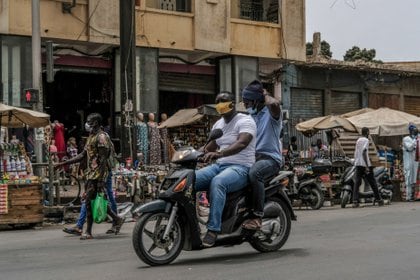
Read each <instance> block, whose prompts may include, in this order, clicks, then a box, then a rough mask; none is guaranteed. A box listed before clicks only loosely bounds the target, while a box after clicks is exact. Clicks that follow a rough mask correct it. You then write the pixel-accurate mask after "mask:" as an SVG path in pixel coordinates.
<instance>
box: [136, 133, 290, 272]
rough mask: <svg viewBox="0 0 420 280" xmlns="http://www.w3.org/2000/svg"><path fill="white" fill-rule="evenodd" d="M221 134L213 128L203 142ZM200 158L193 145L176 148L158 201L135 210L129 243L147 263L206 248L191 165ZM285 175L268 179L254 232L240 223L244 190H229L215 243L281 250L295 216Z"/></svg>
mask: <svg viewBox="0 0 420 280" xmlns="http://www.w3.org/2000/svg"><path fill="white" fill-rule="evenodd" d="M222 134H223V133H222V131H221V130H220V129H217V130H213V131H212V132H211V133H210V136H209V139H208V140H207V144H208V143H209V142H210V141H212V140H215V139H217V138H219V137H221V136H222ZM207 144H206V145H207ZM202 156H203V153H202V152H199V151H196V150H194V149H192V148H187V149H183V150H179V151H177V152H176V153H175V154H174V157H173V158H172V163H173V164H176V166H174V167H173V169H171V170H170V171H169V173H168V174H167V176H166V177H165V178H164V180H163V182H162V183H161V184H160V186H159V197H158V199H157V200H155V201H151V202H149V203H146V204H144V205H142V206H139V207H138V208H136V209H135V210H134V211H133V213H134V214H135V215H137V216H138V217H139V219H138V220H137V222H136V224H135V226H134V229H133V237H132V242H133V247H134V250H135V252H136V254H137V256H138V257H139V258H140V259H141V260H142V261H144V262H145V263H146V264H149V265H151V266H155V265H164V264H169V263H171V262H172V261H173V260H175V259H176V258H177V257H178V255H179V254H180V252H181V250H187V251H190V250H202V249H205V247H204V246H203V245H202V239H201V235H202V232H201V227H200V219H201V218H199V213H198V209H199V207H198V204H199V202H198V199H197V194H196V192H195V190H194V183H195V168H196V165H197V162H198V161H199V160H200V158H201V157H202ZM287 176H288V172H287V171H283V172H280V173H279V174H278V175H277V176H275V177H274V178H273V179H271V180H270V181H269V182H267V184H266V186H265V197H266V202H265V206H264V216H263V222H262V227H261V229H260V230H257V231H251V230H246V229H243V228H242V223H243V222H244V221H245V220H246V219H247V218H249V217H250V210H249V208H248V207H247V193H248V191H247V189H248V188H244V189H242V190H240V191H237V192H234V193H229V194H227V196H226V204H225V208H224V210H223V215H222V229H221V234H219V235H218V237H217V240H216V244H215V246H214V247H217V246H232V245H239V244H241V243H243V242H249V243H250V244H251V246H252V247H253V248H255V249H256V250H258V251H260V252H271V251H276V250H278V249H280V248H281V247H282V246H283V245H284V244H285V242H286V241H287V239H288V237H289V233H290V229H291V220H296V216H295V214H294V212H293V209H292V206H291V203H290V201H289V199H288V197H287V195H286V194H285V193H284V191H283V188H284V187H285V179H287ZM210 203H211V201H210Z"/></svg>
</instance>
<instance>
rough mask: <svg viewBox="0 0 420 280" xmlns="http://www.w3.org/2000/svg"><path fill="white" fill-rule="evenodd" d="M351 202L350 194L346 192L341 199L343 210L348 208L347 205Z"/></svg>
mask: <svg viewBox="0 0 420 280" xmlns="http://www.w3.org/2000/svg"><path fill="white" fill-rule="evenodd" d="M349 202H350V192H349V191H344V192H343V195H342V197H341V208H346V205H347V203H349Z"/></svg>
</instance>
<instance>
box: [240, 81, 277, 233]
mask: <svg viewBox="0 0 420 280" xmlns="http://www.w3.org/2000/svg"><path fill="white" fill-rule="evenodd" d="M242 100H243V102H244V105H245V108H246V109H247V111H248V113H249V114H250V115H251V116H252V117H253V119H254V121H255V123H256V125H257V143H256V149H255V150H256V154H255V160H256V162H255V163H254V165H253V166H252V167H251V169H250V171H249V180H250V182H251V186H252V217H251V218H250V219H248V220H246V221H245V222H244V223H243V225H242V227H243V228H246V229H250V230H258V229H260V228H261V224H262V217H263V215H264V200H265V197H264V195H265V193H264V182H265V181H266V180H267V179H268V178H271V177H273V176H274V175H276V174H277V173H278V172H279V170H280V167H281V166H282V151H281V148H280V147H281V144H280V132H281V128H282V120H281V109H280V102H279V101H278V100H277V99H275V98H273V97H271V96H270V95H268V92H267V91H266V90H265V89H264V88H263V85H262V84H261V82H260V81H257V80H255V81H253V82H251V83H250V84H249V85H248V86H246V87H245V89H244V90H243V91H242Z"/></svg>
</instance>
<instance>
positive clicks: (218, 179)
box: [195, 163, 249, 232]
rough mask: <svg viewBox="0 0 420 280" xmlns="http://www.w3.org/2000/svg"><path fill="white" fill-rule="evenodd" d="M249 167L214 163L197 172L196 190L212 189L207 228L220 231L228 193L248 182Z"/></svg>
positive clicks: (237, 189)
mask: <svg viewBox="0 0 420 280" xmlns="http://www.w3.org/2000/svg"><path fill="white" fill-rule="evenodd" d="M248 171H249V167H246V166H243V165H229V164H218V163H215V164H212V165H210V166H207V167H204V168H202V169H200V170H197V171H196V172H195V174H196V180H195V190H196V191H210V214H209V221H208V223H207V229H209V230H211V231H216V232H220V230H221V226H222V214H223V208H224V207H225V202H226V194H227V193H231V192H236V191H239V190H240V189H243V188H245V187H246V186H247V184H248Z"/></svg>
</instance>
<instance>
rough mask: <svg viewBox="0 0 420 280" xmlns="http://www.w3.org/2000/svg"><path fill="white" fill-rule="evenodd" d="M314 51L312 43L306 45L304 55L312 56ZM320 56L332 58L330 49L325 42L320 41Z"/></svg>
mask: <svg viewBox="0 0 420 280" xmlns="http://www.w3.org/2000/svg"><path fill="white" fill-rule="evenodd" d="M313 54H314V49H313V44H312V43H306V55H313ZM321 55H323V56H324V57H326V58H331V57H332V52H331V47H330V44H328V42H327V41H321Z"/></svg>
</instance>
